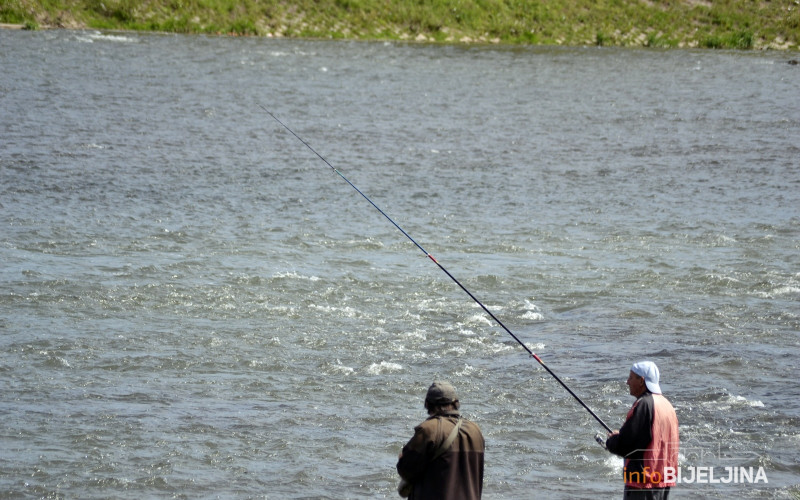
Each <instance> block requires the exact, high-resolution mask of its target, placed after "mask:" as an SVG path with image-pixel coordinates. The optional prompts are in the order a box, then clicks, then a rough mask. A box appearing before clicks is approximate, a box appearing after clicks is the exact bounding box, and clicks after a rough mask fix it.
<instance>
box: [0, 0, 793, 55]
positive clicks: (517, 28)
mask: <svg viewBox="0 0 800 500" xmlns="http://www.w3.org/2000/svg"><path fill="white" fill-rule="evenodd" d="M0 23H8V24H16V25H22V26H24V27H26V28H29V29H37V28H46V27H64V28H94V29H115V30H116V29H121V30H137V31H161V32H177V33H206V34H231V35H253V36H265V37H304V38H335V39H355V40H414V41H421V42H444V43H475V42H477V43H507V44H540V45H615V46H646V47H705V48H731V49H765V48H772V49H794V50H797V49H798V47H799V44H800V0H293V1H287V0H39V1H33V0H0Z"/></svg>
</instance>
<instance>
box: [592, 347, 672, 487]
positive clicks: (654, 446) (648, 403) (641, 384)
mask: <svg viewBox="0 0 800 500" xmlns="http://www.w3.org/2000/svg"><path fill="white" fill-rule="evenodd" d="M658 380H659V373H658V367H657V366H656V364H655V363H653V362H652V361H640V362H638V363H634V365H633V366H632V367H631V371H630V374H629V375H628V381H627V384H628V387H629V388H630V393H631V396H634V397H636V402H635V403H633V406H632V407H631V409H630V410H629V411H628V417H627V419H626V420H625V423H624V424H622V427H621V428H620V430H619V431H618V432H614V433H611V434H609V435H608V439H607V440H606V448H607V449H608V451H610V452H611V453H614V454H615V455H619V456H621V457H624V458H625V466H624V468H623V476H624V479H625V493H624V495H623V499H640V498H641V499H652V500H666V498H667V497H668V495H669V489H670V487H672V486H675V481H674V480H671V481H667V474H666V472H665V469H667V468H671V469H667V470H668V471H671V474H670V477H674V476H675V471H677V470H678V417H677V416H676V415H675V409H674V408H673V407H672V405H671V404H670V402H669V401H667V398H665V397H664V396H663V395H662V394H661V387H660V386H659V384H658Z"/></svg>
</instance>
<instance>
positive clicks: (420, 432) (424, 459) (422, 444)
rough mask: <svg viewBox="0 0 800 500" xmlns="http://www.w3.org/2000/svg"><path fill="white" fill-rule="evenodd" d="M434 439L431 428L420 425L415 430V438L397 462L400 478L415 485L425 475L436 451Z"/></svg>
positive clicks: (407, 445) (404, 448)
mask: <svg viewBox="0 0 800 500" xmlns="http://www.w3.org/2000/svg"><path fill="white" fill-rule="evenodd" d="M434 437H435V436H432V435H431V433H430V427H429V426H423V425H419V426H417V427H415V428H414V437H412V438H411V439H410V440H409V441H408V443H406V445H405V446H403V454H402V455H401V456H400V459H399V460H398V461H397V473H398V474H400V477H402V478H403V479H405V480H406V481H408V482H411V483H414V482H416V481H417V479H419V478H420V477H421V476H422V475H423V473H424V471H425V467H426V466H427V465H428V460H429V457H430V456H431V455H432V454H433V452H434V449H435V444H436V443H435V441H434V439H433V438H434Z"/></svg>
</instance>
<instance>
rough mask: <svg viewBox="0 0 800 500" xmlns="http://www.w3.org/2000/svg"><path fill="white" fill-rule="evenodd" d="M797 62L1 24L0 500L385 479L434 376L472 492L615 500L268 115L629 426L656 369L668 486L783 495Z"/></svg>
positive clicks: (609, 461) (461, 310)
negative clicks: (673, 482)
mask: <svg viewBox="0 0 800 500" xmlns="http://www.w3.org/2000/svg"><path fill="white" fill-rule="evenodd" d="M792 57H793V54H791V53H783V52H725V51H693V50H670V51H659V50H636V49H612V48H555V47H547V48H538V47H530V48H527V47H526V48H519V47H494V46H471V47H467V46H464V47H460V46H436V45H415V44H402V43H355V42H353V43H351V42H344V41H300V40H276V39H252V38H215V37H201V36H172V35H143V34H142V35H139V34H127V33H100V32H93V31H43V32H22V31H0V68H2V70H0V117H1V118H2V119H0V183H1V185H0V224H2V231H1V232H0V262H2V265H0V347H1V349H0V381H1V383H0V387H2V398H0V418H2V421H3V424H2V427H0V497H2V498H40V497H41V498H82V499H90V498H122V499H126V498H130V499H140V498H275V499H277V498H337V499H338V498H384V497H387V498H395V497H396V493H395V486H396V483H397V476H396V473H395V471H394V464H395V462H396V458H397V453H398V452H399V450H400V448H401V446H402V445H403V444H404V442H405V441H406V440H407V439H408V438H409V437H410V436H411V433H412V428H413V426H414V425H416V424H417V423H419V422H420V421H421V420H423V419H424V417H425V414H424V409H423V408H422V398H423V396H424V393H425V390H426V388H427V386H428V385H429V384H430V383H431V382H432V381H433V380H434V379H439V378H440V379H447V380H450V381H452V383H453V384H454V385H455V386H456V387H457V389H458V390H459V392H460V396H461V400H462V410H463V412H464V413H465V415H466V416H468V417H469V418H471V419H473V420H474V421H476V422H477V423H478V424H479V425H480V426H481V428H482V429H483V432H484V434H485V436H486V441H487V450H486V475H485V481H484V493H485V494H484V497H485V498H511V499H516V498H618V497H620V496H621V495H620V492H621V490H622V481H621V474H622V461H621V459H618V458H616V457H612V456H610V455H609V454H608V453H607V452H605V451H604V450H603V449H602V448H601V447H599V446H598V445H597V444H596V443H595V442H594V440H593V436H594V434H595V433H596V432H598V431H602V430H603V429H602V426H601V425H600V424H599V423H598V422H597V421H595V420H594V419H593V418H592V417H591V415H589V413H588V412H586V411H585V410H584V409H583V408H582V407H581V406H580V405H579V404H578V403H577V402H576V401H575V400H574V399H573V398H572V397H571V396H570V395H569V394H568V393H567V392H566V391H565V390H564V389H563V388H562V387H561V386H560V385H558V383H557V382H556V381H555V380H554V379H553V378H552V377H551V376H550V375H548V373H547V372H546V371H544V370H543V369H542V368H541V367H540V366H539V364H538V363H537V362H536V361H535V360H534V359H532V358H531V357H529V356H528V354H527V353H526V352H525V351H524V350H523V349H522V348H521V347H520V346H519V345H518V344H517V343H516V342H515V341H514V340H513V338H511V336H510V335H508V334H507V333H506V332H505V331H504V330H502V329H501V328H500V327H498V326H497V325H496V324H495V323H494V322H493V321H492V320H491V319H490V318H489V317H488V316H487V315H486V314H485V313H484V312H483V311H482V310H481V309H480V308H479V307H478V306H477V305H476V304H475V302H473V301H472V300H471V299H470V298H469V297H468V296H467V295H466V294H465V293H464V292H463V291H462V290H461V289H460V288H459V287H458V286H457V285H456V284H455V283H453V281H451V280H450V278H448V277H447V275H446V274H444V273H443V272H442V271H441V270H440V269H439V268H438V267H437V266H436V265H435V264H434V263H433V262H432V261H431V260H429V259H427V258H426V256H425V254H424V253H423V252H421V251H420V249H419V248H417V247H416V246H415V245H414V244H413V243H412V242H411V241H409V239H407V238H406V237H405V236H404V235H403V234H402V233H401V232H400V231H398V230H397V229H396V228H395V227H394V226H393V225H392V224H391V223H390V222H389V221H387V220H386V219H385V218H384V217H383V216H382V215H381V214H380V213H379V212H378V211H377V210H375V209H374V208H373V207H372V205H370V204H369V203H368V202H367V201H366V200H365V199H364V198H362V197H361V196H359V194H358V193H357V192H356V191H355V190H354V189H353V188H352V187H351V186H350V185H348V184H347V183H346V182H344V181H343V180H342V178H341V177H340V176H338V175H337V174H336V172H335V171H333V170H332V169H331V168H330V167H329V166H328V165H326V164H325V163H324V162H323V161H322V160H320V158H318V157H317V156H315V155H314V154H313V153H312V152H311V151H310V150H309V149H308V148H307V147H306V146H304V145H303V144H302V143H301V142H300V141H299V140H297V138H295V137H294V136H292V135H291V134H290V133H289V132H287V130H286V129H285V128H283V127H282V126H281V125H280V124H279V123H278V122H277V121H275V120H273V119H272V117H270V115H269V114H268V113H267V112H266V111H265V110H264V109H262V108H261V106H263V107H264V108H266V109H268V110H269V111H271V112H272V113H274V114H275V116H276V117H278V118H279V119H280V120H282V121H283V122H284V123H286V124H287V125H288V126H289V127H290V128H292V130H294V131H295V132H296V133H297V134H298V135H299V136H300V137H301V138H303V139H304V140H306V141H307V142H308V144H309V145H310V146H312V147H313V148H314V149H315V150H316V151H317V152H318V153H319V154H321V155H322V156H323V157H325V159H326V160H328V161H329V162H330V163H331V164H332V165H333V166H334V167H335V168H336V169H338V171H339V172H341V173H342V174H343V175H344V176H346V177H347V179H349V180H350V181H351V182H352V183H353V184H355V186H357V187H358V188H359V189H361V190H362V191H363V192H364V193H365V194H366V195H367V196H368V197H370V199H372V200H373V201H374V202H375V203H376V204H377V205H378V206H379V207H380V208H381V209H383V210H384V211H385V212H386V214H387V215H388V216H390V217H391V218H392V219H393V220H394V221H395V222H396V223H397V224H399V225H400V226H401V227H402V228H403V229H404V230H405V231H406V232H407V233H408V234H409V235H410V236H411V237H412V238H413V239H414V240H415V241H416V242H418V244H420V245H421V246H422V247H423V248H424V250H425V251H427V252H430V253H431V254H432V255H433V256H435V257H436V258H437V259H438V261H439V262H440V263H441V264H442V265H443V266H444V267H445V268H446V269H447V270H448V271H449V272H450V273H451V274H453V276H454V277H455V278H456V279H458V280H459V281H460V282H461V283H462V284H463V285H464V286H465V287H466V288H467V289H469V290H470V291H471V292H472V293H473V294H474V295H475V296H476V297H477V298H478V299H479V300H481V301H482V302H483V303H485V304H486V306H487V307H488V308H489V309H490V310H491V311H492V312H493V313H494V314H496V316H497V317H498V318H499V319H500V320H501V321H502V322H503V323H504V324H505V325H506V326H507V327H508V328H509V329H510V330H511V331H513V332H514V334H515V335H517V336H518V337H519V338H520V339H521V341H522V342H524V343H525V344H526V345H527V346H528V347H529V348H530V349H531V350H533V351H534V352H536V353H537V354H538V355H539V356H540V357H541V358H542V360H543V361H544V362H545V363H546V364H547V366H548V367H550V368H551V369H552V370H553V372H554V373H556V374H557V375H558V376H559V377H561V378H562V379H563V380H564V381H565V383H566V384H567V385H569V386H570V388H572V389H573V390H574V391H575V393H576V394H577V395H578V396H579V397H581V398H582V399H583V400H584V401H585V402H586V403H587V404H588V405H589V406H590V407H591V408H592V409H593V410H594V411H595V412H596V413H597V415H598V416H599V417H600V418H601V419H602V420H603V421H604V422H606V423H607V424H608V425H609V426H611V427H613V428H617V427H619V425H621V423H622V421H623V420H624V418H625V414H626V412H627V410H628V408H629V407H630V405H631V403H632V402H633V398H632V397H631V396H629V395H628V392H627V387H626V386H625V383H624V382H625V379H626V377H627V374H628V369H629V367H630V365H631V364H632V363H633V362H635V361H638V360H641V359H651V360H653V361H655V362H656V363H657V364H658V365H659V367H660V369H661V374H662V387H663V389H664V393H665V395H666V396H667V397H668V398H669V399H670V400H671V401H672V402H673V404H674V405H675V407H676V410H677V413H678V416H679V419H680V422H681V438H682V453H681V472H682V474H683V479H682V483H681V484H680V485H679V486H678V487H677V488H676V489H675V490H674V492H673V496H674V497H675V498H776V497H777V498H796V497H797V495H798V494H799V493H800V479H799V478H800V451H798V450H800V403H798V396H800V389H798V385H797V380H798V379H800V369H798V363H797V354H798V347H799V346H800V161H799V160H798V159H800V146H798V144H800V69H798V66H796V65H792V64H788V62H789V61H790V59H791V58H792ZM724 467H735V468H736V470H737V471H739V470H745V471H747V472H748V473H747V474H743V475H742V476H737V477H736V480H731V481H730V482H728V483H725V482H724V481H720V477H724V476H727V472H725V470H724ZM697 471H700V472H702V474H701V476H698V477H699V478H698V479H697V480H695V481H693V482H688V481H687V480H686V479H687V475H688V474H694V473H695V472H697ZM709 471H710V474H711V477H710V478H709ZM759 472H760V475H759ZM750 476H752V478H751V477H750Z"/></svg>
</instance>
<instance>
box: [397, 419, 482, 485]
mask: <svg viewBox="0 0 800 500" xmlns="http://www.w3.org/2000/svg"><path fill="white" fill-rule="evenodd" d="M457 421H458V412H457V411H453V412H447V413H445V414H439V415H434V416H432V417H430V418H428V419H427V420H425V421H424V422H422V423H421V424H420V425H418V426H417V427H415V428H414V437H412V438H411V440H410V441H409V442H408V443H407V444H406V445H405V446H404V447H403V454H402V456H401V457H400V460H398V461H397V472H398V473H399V474H400V477H402V478H403V479H405V480H406V481H409V482H411V483H413V484H414V490H413V492H412V493H411V496H410V497H409V498H410V499H412V500H429V499H430V500H473V499H474V500H477V499H480V498H481V493H482V490H483V450H484V441H483V434H481V430H480V429H479V428H478V425H477V424H475V423H473V422H470V421H469V420H466V419H463V420H462V423H461V429H460V430H459V432H458V437H457V438H456V440H455V441H454V442H453V444H452V446H451V447H450V449H449V450H447V451H446V452H445V453H444V454H442V455H441V456H440V457H438V458H436V459H435V460H433V461H431V458H432V456H433V455H434V454H435V453H436V450H437V449H438V448H439V446H441V444H442V443H443V442H444V441H445V440H446V439H447V436H448V435H449V434H450V431H452V430H453V428H454V427H455V425H456V422H457Z"/></svg>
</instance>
